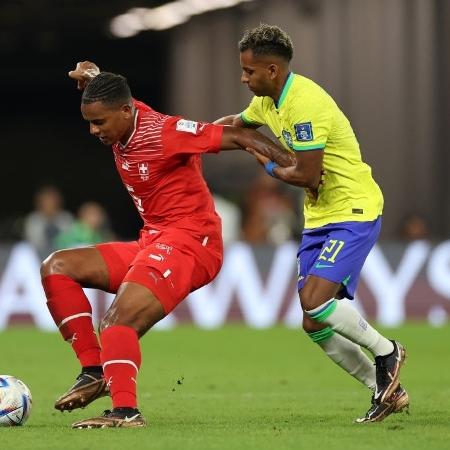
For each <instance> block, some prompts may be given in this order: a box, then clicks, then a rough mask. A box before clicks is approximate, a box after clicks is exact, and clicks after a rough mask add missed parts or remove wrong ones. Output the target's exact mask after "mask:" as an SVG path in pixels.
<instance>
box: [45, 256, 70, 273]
mask: <svg viewBox="0 0 450 450" xmlns="http://www.w3.org/2000/svg"><path fill="white" fill-rule="evenodd" d="M69 251H70V250H58V251H56V252H54V253H52V254H51V255H50V256H48V257H47V258H46V259H45V260H44V261H43V262H42V264H41V277H42V278H45V277H46V276H48V275H55V274H59V275H68V273H69V271H70V257H69V254H68V252H69Z"/></svg>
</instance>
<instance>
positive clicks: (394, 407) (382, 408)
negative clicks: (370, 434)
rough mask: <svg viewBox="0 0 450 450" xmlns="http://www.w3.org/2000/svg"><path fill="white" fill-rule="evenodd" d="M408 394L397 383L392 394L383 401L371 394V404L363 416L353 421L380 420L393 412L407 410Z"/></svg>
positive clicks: (368, 421)
mask: <svg viewBox="0 0 450 450" xmlns="http://www.w3.org/2000/svg"><path fill="white" fill-rule="evenodd" d="M408 408H409V396H408V393H407V392H406V390H405V389H404V388H403V387H402V386H401V385H400V384H399V385H398V386H397V389H396V390H395V392H394V394H392V396H391V397H390V398H389V399H388V400H385V401H384V402H378V401H377V400H376V399H375V396H374V395H372V401H371V406H370V408H369V410H368V411H367V412H366V414H365V416H364V417H360V418H358V419H356V420H355V423H370V422H381V421H382V420H384V419H385V418H386V417H387V416H389V415H390V414H393V413H400V412H402V411H403V410H406V411H407V412H408Z"/></svg>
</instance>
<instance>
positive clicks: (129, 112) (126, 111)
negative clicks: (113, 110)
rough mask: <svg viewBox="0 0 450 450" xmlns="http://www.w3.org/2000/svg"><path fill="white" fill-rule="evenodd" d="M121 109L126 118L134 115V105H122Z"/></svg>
mask: <svg viewBox="0 0 450 450" xmlns="http://www.w3.org/2000/svg"><path fill="white" fill-rule="evenodd" d="M121 111H122V114H123V117H124V118H125V119H129V118H130V117H131V116H132V115H133V107H132V106H131V105H128V104H127V105H122V108H121Z"/></svg>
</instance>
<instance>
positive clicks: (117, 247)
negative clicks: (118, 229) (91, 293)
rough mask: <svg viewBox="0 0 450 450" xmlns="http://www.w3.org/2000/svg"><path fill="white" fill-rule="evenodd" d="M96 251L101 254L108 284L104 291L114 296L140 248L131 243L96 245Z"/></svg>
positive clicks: (136, 244)
mask: <svg viewBox="0 0 450 450" xmlns="http://www.w3.org/2000/svg"><path fill="white" fill-rule="evenodd" d="M96 249H97V250H98V251H99V252H100V254H101V257H102V259H103V261H104V264H105V266H106V271H107V275H108V284H107V286H106V288H105V289H104V290H105V291H107V292H112V293H114V294H115V293H116V292H118V290H119V287H120V286H121V284H122V282H123V280H124V278H125V276H126V274H127V273H128V271H129V269H130V266H131V264H132V262H133V260H134V259H135V258H136V255H137V254H138V253H139V252H140V250H141V248H140V247H139V244H138V243H137V242H136V241H133V242H108V243H104V244H97V245H96Z"/></svg>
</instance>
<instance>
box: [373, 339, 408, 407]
mask: <svg viewBox="0 0 450 450" xmlns="http://www.w3.org/2000/svg"><path fill="white" fill-rule="evenodd" d="M391 342H392V343H393V344H394V351H393V352H392V353H390V354H389V355H386V356H377V357H375V366H376V388H375V392H374V397H375V400H376V401H377V402H378V403H379V404H381V403H383V402H385V400H386V399H388V398H389V397H390V396H391V395H392V394H393V393H394V392H395V391H396V389H397V387H398V386H399V384H400V380H399V374H400V368H401V367H402V365H403V363H404V361H405V358H406V352H405V349H404V348H403V346H402V345H401V344H400V343H399V342H397V341H391Z"/></svg>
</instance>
